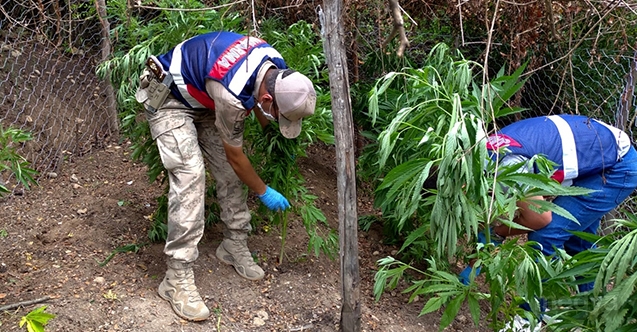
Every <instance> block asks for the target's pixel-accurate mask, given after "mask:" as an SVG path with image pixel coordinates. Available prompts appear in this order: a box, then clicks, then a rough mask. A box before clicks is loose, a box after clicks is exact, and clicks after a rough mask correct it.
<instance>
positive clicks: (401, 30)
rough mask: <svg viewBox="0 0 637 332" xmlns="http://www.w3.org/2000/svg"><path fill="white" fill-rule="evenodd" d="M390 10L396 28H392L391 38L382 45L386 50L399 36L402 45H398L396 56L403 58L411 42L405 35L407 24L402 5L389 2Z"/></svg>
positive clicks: (395, 1)
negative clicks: (402, 12)
mask: <svg viewBox="0 0 637 332" xmlns="http://www.w3.org/2000/svg"><path fill="white" fill-rule="evenodd" d="M389 10H391V14H392V18H393V19H394V27H393V28H392V30H391V32H390V33H389V36H388V37H387V39H386V40H385V42H384V43H383V45H382V48H383V49H384V48H386V47H387V45H389V43H390V42H391V41H392V39H394V37H396V35H399V38H400V45H398V50H397V51H396V55H398V56H399V57H402V56H403V54H404V53H405V49H407V46H409V40H408V39H407V34H406V33H405V24H404V21H403V15H402V14H401V12H400V5H399V4H398V0H389Z"/></svg>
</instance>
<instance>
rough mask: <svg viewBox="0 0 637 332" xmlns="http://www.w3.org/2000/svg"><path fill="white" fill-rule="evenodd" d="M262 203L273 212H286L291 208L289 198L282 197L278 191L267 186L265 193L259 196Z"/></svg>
mask: <svg viewBox="0 0 637 332" xmlns="http://www.w3.org/2000/svg"><path fill="white" fill-rule="evenodd" d="M259 198H260V199H261V202H262V203H263V204H264V205H265V206H267V207H268V209H270V210H272V211H277V210H281V211H283V210H285V209H287V208H289V207H290V203H289V202H288V200H287V198H285V197H284V196H283V195H281V194H280V193H279V192H278V191H276V190H274V189H272V188H270V186H267V187H266V189H265V193H263V194H262V195H259Z"/></svg>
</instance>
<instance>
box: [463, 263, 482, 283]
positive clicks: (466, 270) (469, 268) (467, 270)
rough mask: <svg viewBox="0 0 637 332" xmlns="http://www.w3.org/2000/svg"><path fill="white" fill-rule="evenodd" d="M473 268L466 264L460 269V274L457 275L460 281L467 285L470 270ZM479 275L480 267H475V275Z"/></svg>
mask: <svg viewBox="0 0 637 332" xmlns="http://www.w3.org/2000/svg"><path fill="white" fill-rule="evenodd" d="M472 270H473V267H472V266H467V267H465V268H464V270H462V272H460V274H459V275H458V280H460V282H461V283H463V284H465V285H468V284H469V276H470V275H471V271H472ZM478 275H480V267H478V268H477V269H476V277H477V276H478Z"/></svg>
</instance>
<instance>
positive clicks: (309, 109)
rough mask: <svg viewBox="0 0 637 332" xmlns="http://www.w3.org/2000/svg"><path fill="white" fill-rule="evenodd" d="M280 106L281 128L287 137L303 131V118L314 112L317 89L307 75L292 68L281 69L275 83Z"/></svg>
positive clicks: (277, 101) (292, 136)
mask: <svg viewBox="0 0 637 332" xmlns="http://www.w3.org/2000/svg"><path fill="white" fill-rule="evenodd" d="M274 99H275V100H276V103H277V105H278V107H279V128H280V130H281V134H283V136H285V137H286V138H296V137H297V136H299V134H300V133H301V120H302V119H303V118H304V117H306V116H310V115H312V114H314V108H315V107H316V91H315V90H314V85H313V84H312V81H310V79H309V78H307V76H305V75H303V74H301V73H299V72H297V71H294V70H292V69H280V70H279V73H278V74H277V77H276V82H275V85H274Z"/></svg>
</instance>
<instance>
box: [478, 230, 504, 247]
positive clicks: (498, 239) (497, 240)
mask: <svg viewBox="0 0 637 332" xmlns="http://www.w3.org/2000/svg"><path fill="white" fill-rule="evenodd" d="M484 231H485V230H481V231H480V232H478V242H480V243H482V244H487V235H486V234H485V233H484ZM489 233H490V234H491V243H493V244H495V245H496V246H499V245H501V244H502V242H503V241H504V237H502V236H500V235H498V234H496V233H495V231H494V230H493V227H491V228H489Z"/></svg>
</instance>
